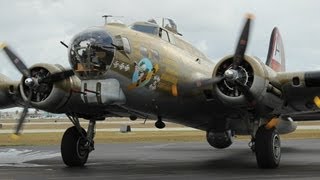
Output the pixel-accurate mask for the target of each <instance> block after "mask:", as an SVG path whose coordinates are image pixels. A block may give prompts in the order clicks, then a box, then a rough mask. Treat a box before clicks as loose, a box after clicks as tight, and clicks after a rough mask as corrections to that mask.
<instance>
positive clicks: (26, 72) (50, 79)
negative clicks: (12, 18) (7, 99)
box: [0, 43, 74, 137]
mask: <svg viewBox="0 0 320 180" xmlns="http://www.w3.org/2000/svg"><path fill="white" fill-rule="evenodd" d="M0 49H3V50H4V52H5V54H6V55H7V56H8V58H9V59H10V60H11V62H12V64H13V65H14V66H15V67H16V68H17V69H18V71H20V73H21V74H22V75H23V77H25V78H23V79H24V81H22V82H21V83H23V85H25V86H27V87H28V89H29V92H28V93H26V95H27V99H25V98H23V100H24V102H25V104H24V108H23V111H22V113H21V116H20V118H19V119H18V122H17V126H16V128H15V132H14V136H13V137H18V136H19V135H20V134H21V129H22V125H23V123H24V120H25V119H26V116H27V114H28V109H29V107H30V106H31V101H32V95H33V94H34V92H36V93H42V91H43V88H39V87H40V86H41V85H43V84H50V83H51V84H52V83H55V82H58V81H62V80H64V79H67V78H69V77H70V76H73V75H74V72H73V70H65V71H61V72H57V73H53V74H50V73H48V74H47V75H46V76H44V77H43V76H42V77H41V76H33V75H32V73H31V72H30V69H28V68H27V66H26V65H25V64H24V63H23V61H22V60H21V59H20V58H19V57H18V56H17V55H16V54H15V53H14V52H13V51H12V50H11V48H9V47H8V46H7V45H6V44H4V43H0Z"/></svg>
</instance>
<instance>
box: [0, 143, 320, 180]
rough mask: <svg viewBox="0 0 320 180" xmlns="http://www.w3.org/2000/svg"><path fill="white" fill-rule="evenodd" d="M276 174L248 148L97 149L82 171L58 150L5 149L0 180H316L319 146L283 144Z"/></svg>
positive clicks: (0, 154) (179, 145)
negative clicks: (261, 164) (67, 162)
mask: <svg viewBox="0 0 320 180" xmlns="http://www.w3.org/2000/svg"><path fill="white" fill-rule="evenodd" d="M282 147H283V148H282V160H281V166H280V167H279V168H278V169H271V170H261V169H258V168H257V166H256V161H255V156H254V154H253V153H252V152H251V151H250V150H249V148H248V146H247V142H245V141H236V142H235V143H234V144H233V145H232V146H231V147H230V148H229V149H225V150H216V149H213V148H211V147H210V146H209V145H208V144H207V143H206V142H191V143H190V142H188V143H184V142H175V143H129V144H125V143H119V144H115V143H114V144H97V145H96V150H95V151H94V152H92V153H91V154H90V157H89V161H88V163H87V166H86V167H83V168H68V167H66V166H65V165H64V164H63V162H62V160H61V157H60V152H59V151H60V150H59V149H60V147H59V146H36V147H27V146H23V147H22V146H21V147H4V148H1V150H0V179H86V180H88V179H175V180H180V179H184V180H185V179H319V178H320V151H319V149H320V140H286V141H283V142H282Z"/></svg>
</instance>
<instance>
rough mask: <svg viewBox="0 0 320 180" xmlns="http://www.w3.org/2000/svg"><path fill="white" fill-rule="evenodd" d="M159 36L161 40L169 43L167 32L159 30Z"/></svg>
mask: <svg viewBox="0 0 320 180" xmlns="http://www.w3.org/2000/svg"><path fill="white" fill-rule="evenodd" d="M159 35H160V37H161V39H163V40H165V41H167V42H169V37H168V33H167V31H165V30H163V29H161V30H160V33H159Z"/></svg>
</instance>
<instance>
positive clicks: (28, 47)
mask: <svg viewBox="0 0 320 180" xmlns="http://www.w3.org/2000/svg"><path fill="white" fill-rule="evenodd" d="M1 4H2V6H0V27H1V28H0V41H6V42H8V43H9V44H10V45H11V46H12V47H13V48H14V49H15V50H16V51H17V52H18V54H19V55H20V56H21V57H22V58H23V59H24V61H26V64H27V65H28V66H31V65H32V64H34V63H36V62H40V61H45V62H47V63H59V64H62V65H64V66H68V60H67V52H66V49H65V48H64V47H63V46H61V45H60V44H59V41H60V40H64V41H65V42H66V43H68V41H69V40H70V39H71V37H72V36H73V35H75V34H76V33H78V32H80V31H82V30H84V29H86V28H87V27H90V26H97V25H102V24H103V23H104V20H103V19H102V18H101V16H102V15H104V14H112V15H120V16H125V17H126V19H129V20H131V22H132V21H135V20H146V19H149V18H151V17H170V18H172V19H174V20H175V21H176V23H177V25H178V29H179V31H180V32H181V33H182V34H183V35H184V38H185V39H187V40H188V41H189V42H193V43H194V45H195V46H196V47H198V48H199V49H201V50H203V51H204V52H205V53H206V54H207V55H208V56H209V57H212V58H214V59H217V58H220V57H223V56H225V55H227V54H231V53H233V52H234V48H235V44H236V41H237V40H238V35H239V32H240V29H241V26H242V23H243V17H244V14H246V13H247V12H253V13H254V14H255V16H256V19H255V21H254V24H253V25H254V27H253V29H252V33H251V35H252V36H251V37H250V43H249V46H248V51H247V53H248V54H252V55H255V56H258V57H265V56H266V53H267V50H268V41H269V38H270V34H271V30H272V28H273V27H274V26H278V27H279V29H280V31H281V34H282V37H283V40H284V45H285V49H286V57H287V63H288V66H287V67H288V69H289V70H291V71H292V70H306V69H308V70H309V67H308V66H307V64H319V63H318V58H319V53H317V52H318V51H319V49H320V45H319V41H320V36H319V32H320V24H319V23H318V22H317V21H318V19H319V18H320V12H319V10H318V7H319V5H320V2H319V1H316V0H304V1H291V0H282V1H276V0H270V1H253V0H249V1H238V0H230V1H222V0H199V1H194V0H183V1H181V0H162V1H155V0H135V1H130V0H117V1H114V0H96V1H86V0H78V1H76V2H75V1H72V0H30V1H11V0H2V3H1ZM0 60H1V61H3V62H4V65H5V66H6V68H0V73H5V74H7V75H8V76H9V77H10V78H13V79H19V78H20V75H19V73H16V70H15V69H14V68H13V66H12V65H10V64H9V63H7V62H5V61H7V60H6V57H5V56H3V53H1V54H0ZM289 63H290V64H289ZM8 72H9V74H8ZM10 72H13V73H10Z"/></svg>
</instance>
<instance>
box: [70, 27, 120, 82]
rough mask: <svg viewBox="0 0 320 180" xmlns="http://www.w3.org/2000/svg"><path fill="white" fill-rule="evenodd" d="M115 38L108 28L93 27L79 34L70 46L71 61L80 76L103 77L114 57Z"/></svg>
mask: <svg viewBox="0 0 320 180" xmlns="http://www.w3.org/2000/svg"><path fill="white" fill-rule="evenodd" d="M112 43H113V40H112V38H111V36H110V35H109V34H108V33H107V31H106V30H104V29H100V28H91V29H88V30H86V31H84V32H81V33H79V34H77V35H76V36H75V37H74V38H73V39H72V41H71V45H70V46H69V61H70V63H71V65H72V68H73V69H74V70H75V72H76V73H77V74H78V75H79V76H80V78H84V79H85V78H101V77H103V76H104V75H105V73H106V71H107V70H108V69H109V67H110V65H111V63H112V60H113V58H114V52H115V50H114V46H113V45H112Z"/></svg>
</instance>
